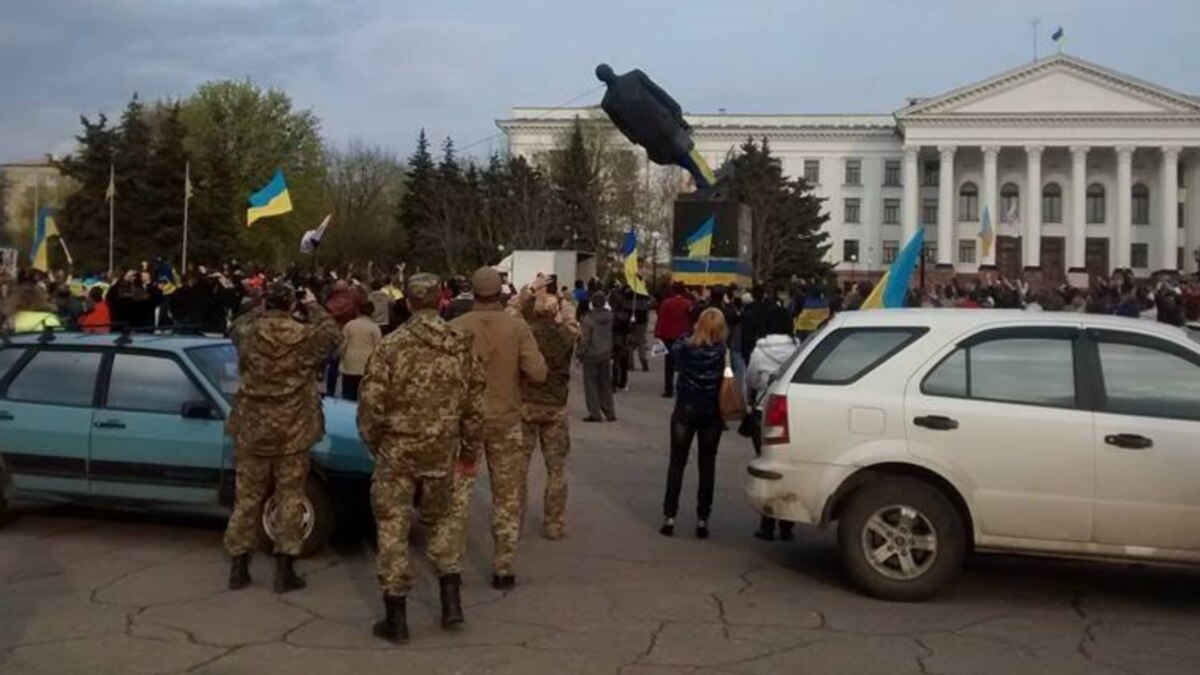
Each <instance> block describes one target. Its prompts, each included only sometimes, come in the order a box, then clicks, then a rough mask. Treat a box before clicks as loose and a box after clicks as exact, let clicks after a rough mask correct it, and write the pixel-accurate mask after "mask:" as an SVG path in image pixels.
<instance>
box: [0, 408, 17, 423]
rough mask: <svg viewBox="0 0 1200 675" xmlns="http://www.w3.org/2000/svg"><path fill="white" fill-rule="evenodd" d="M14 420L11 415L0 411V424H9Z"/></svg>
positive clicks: (5, 411)
mask: <svg viewBox="0 0 1200 675" xmlns="http://www.w3.org/2000/svg"><path fill="white" fill-rule="evenodd" d="M13 419H15V418H14V417H13V414H12V413H10V412H8V411H7V410H0V422H11V421H13Z"/></svg>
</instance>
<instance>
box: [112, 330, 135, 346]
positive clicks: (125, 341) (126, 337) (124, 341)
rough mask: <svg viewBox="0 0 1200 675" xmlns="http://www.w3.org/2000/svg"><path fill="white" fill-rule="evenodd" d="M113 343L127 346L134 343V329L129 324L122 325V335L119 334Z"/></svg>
mask: <svg viewBox="0 0 1200 675" xmlns="http://www.w3.org/2000/svg"><path fill="white" fill-rule="evenodd" d="M113 344H115V345H116V346H118V347H125V346H128V345H131V344H133V329H132V328H130V327H129V326H124V327H122V328H121V333H120V335H118V336H117V339H116V341H115V342H113Z"/></svg>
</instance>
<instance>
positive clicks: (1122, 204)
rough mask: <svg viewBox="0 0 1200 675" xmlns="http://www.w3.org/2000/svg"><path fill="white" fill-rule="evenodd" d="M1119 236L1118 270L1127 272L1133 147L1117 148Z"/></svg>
mask: <svg viewBox="0 0 1200 675" xmlns="http://www.w3.org/2000/svg"><path fill="white" fill-rule="evenodd" d="M1116 150H1117V236H1116V237H1115V240H1114V242H1113V245H1114V246H1115V247H1116V249H1117V269H1122V270H1127V269H1129V267H1130V265H1131V264H1132V263H1133V261H1132V259H1131V258H1132V253H1131V250H1132V248H1133V206H1132V204H1133V151H1134V148H1133V146H1130V145H1118V146H1117V148H1116Z"/></svg>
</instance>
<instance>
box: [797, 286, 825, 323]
mask: <svg viewBox="0 0 1200 675" xmlns="http://www.w3.org/2000/svg"><path fill="white" fill-rule="evenodd" d="M827 320H829V300H827V299H826V298H825V296H824V295H818V294H815V293H814V294H813V295H810V296H809V297H808V298H807V299H806V300H805V301H804V307H803V308H802V309H801V310H800V313H799V314H797V315H796V319H795V321H793V322H792V323H793V325H792V327H793V328H794V329H795V330H796V332H798V333H811V332H813V331H815V330H817V329H818V328H820V327H821V324H823V323H825V322H826V321H827Z"/></svg>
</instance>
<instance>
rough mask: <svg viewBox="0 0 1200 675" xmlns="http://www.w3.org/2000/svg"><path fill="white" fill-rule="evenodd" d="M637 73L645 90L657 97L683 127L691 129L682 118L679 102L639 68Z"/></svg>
mask: <svg viewBox="0 0 1200 675" xmlns="http://www.w3.org/2000/svg"><path fill="white" fill-rule="evenodd" d="M637 74H638V79H640V80H641V82H642V86H644V87H645V88H646V91H648V92H650V95H651V96H653V97H654V98H655V99H657V100H658V102H659V103H661V104H663V105H664V106H666V108H667V109H668V110H670V111H671V114H672V115H674V116H675V119H676V120H678V121H679V123H680V124H682V125H683V128H684V129H687V130H688V131H691V130H692V128H691V126H689V125H688V123H687V121H686V120H684V119H683V108H682V107H680V105H679V102H678V101H676V100H675V99H673V98H671V95H670V94H668V93H667V92H666V91H665V90H663V88H662V87H660V86H658V85H657V84H656V83H655V82H654V80H652V79H650V77H649V76H647V75H646V74H645V73H643V72H642V71H641V70H638V71H637Z"/></svg>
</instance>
